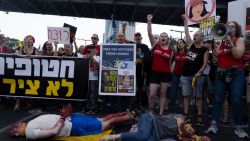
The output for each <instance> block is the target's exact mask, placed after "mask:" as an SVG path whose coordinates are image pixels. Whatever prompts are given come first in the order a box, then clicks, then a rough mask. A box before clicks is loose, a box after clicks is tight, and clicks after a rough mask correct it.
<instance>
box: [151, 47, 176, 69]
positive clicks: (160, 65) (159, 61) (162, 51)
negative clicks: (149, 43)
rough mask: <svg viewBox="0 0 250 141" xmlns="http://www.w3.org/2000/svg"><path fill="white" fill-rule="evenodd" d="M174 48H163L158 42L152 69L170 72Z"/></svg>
mask: <svg viewBox="0 0 250 141" xmlns="http://www.w3.org/2000/svg"><path fill="white" fill-rule="evenodd" d="M171 52H172V50H171V49H170V48H161V46H160V45H159V44H156V46H155V50H154V54H153V64H152V70H153V71H156V72H165V73H167V72H170V57H171Z"/></svg>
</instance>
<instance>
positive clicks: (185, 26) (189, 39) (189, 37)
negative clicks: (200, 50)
mask: <svg viewBox="0 0 250 141" xmlns="http://www.w3.org/2000/svg"><path fill="white" fill-rule="evenodd" d="M181 17H182V19H183V22H184V30H185V35H186V42H187V45H188V47H190V45H191V44H192V43H193V41H192V39H191V36H190V33H189V29H188V21H187V17H186V16H185V15H181Z"/></svg>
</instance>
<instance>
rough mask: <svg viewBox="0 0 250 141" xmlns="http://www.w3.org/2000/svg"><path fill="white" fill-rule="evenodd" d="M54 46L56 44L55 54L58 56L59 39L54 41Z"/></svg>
mask: <svg viewBox="0 0 250 141" xmlns="http://www.w3.org/2000/svg"><path fill="white" fill-rule="evenodd" d="M54 46H55V50H54V55H55V56H57V55H58V52H57V49H58V42H57V41H55V42H54Z"/></svg>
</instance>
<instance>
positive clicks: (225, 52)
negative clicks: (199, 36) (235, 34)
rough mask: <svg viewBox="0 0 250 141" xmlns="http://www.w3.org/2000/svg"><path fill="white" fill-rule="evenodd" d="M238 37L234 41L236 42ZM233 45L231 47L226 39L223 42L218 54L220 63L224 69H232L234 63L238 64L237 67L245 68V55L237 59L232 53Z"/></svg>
mask: <svg viewBox="0 0 250 141" xmlns="http://www.w3.org/2000/svg"><path fill="white" fill-rule="evenodd" d="M236 41H237V39H236V40H235V41H234V42H233V44H234V45H235V44H236ZM231 50H232V49H231V47H229V46H228V45H227V44H226V42H225V41H223V42H222V44H221V46H220V48H219V55H218V65H219V67H221V68H224V69H230V68H232V66H233V65H235V66H237V68H243V57H241V58H240V59H235V58H234V57H233V55H232V51H231Z"/></svg>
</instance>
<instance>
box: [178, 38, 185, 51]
mask: <svg viewBox="0 0 250 141" xmlns="http://www.w3.org/2000/svg"><path fill="white" fill-rule="evenodd" d="M179 41H182V42H183V44H184V51H185V52H187V43H186V41H185V40H184V39H179V40H178V41H177V44H176V50H177V51H176V53H180V49H179V43H178V42H179Z"/></svg>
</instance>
